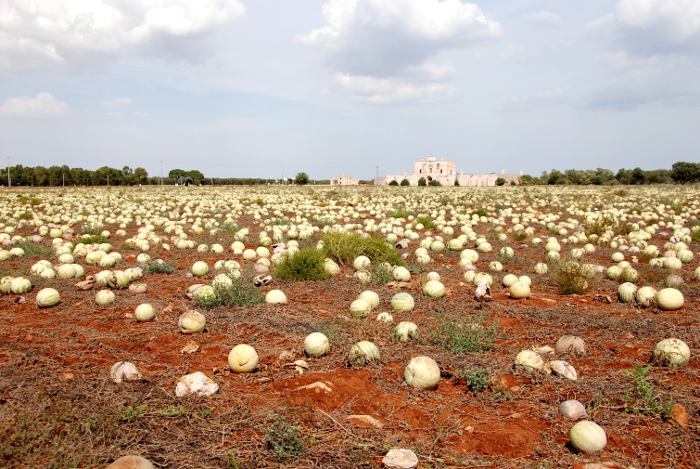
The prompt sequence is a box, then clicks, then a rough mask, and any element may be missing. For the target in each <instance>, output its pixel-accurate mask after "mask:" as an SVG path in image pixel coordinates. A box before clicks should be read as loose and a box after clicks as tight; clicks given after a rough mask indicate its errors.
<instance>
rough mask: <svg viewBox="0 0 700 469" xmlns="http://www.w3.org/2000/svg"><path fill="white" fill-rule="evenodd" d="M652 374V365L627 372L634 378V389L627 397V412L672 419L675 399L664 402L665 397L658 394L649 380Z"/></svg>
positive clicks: (636, 367)
mask: <svg viewBox="0 0 700 469" xmlns="http://www.w3.org/2000/svg"><path fill="white" fill-rule="evenodd" d="M650 372H651V365H648V366H640V365H637V366H635V367H634V368H633V369H631V370H628V371H627V375H628V376H629V377H630V378H632V386H633V388H632V391H631V392H627V393H626V395H625V410H626V411H627V412H630V413H640V414H646V415H655V416H660V417H662V418H670V416H671V411H672V410H673V399H668V400H664V398H663V396H662V395H661V394H659V393H657V392H656V390H655V389H654V386H653V385H652V384H651V383H650V382H649V381H648V380H647V376H648V375H649V373H650Z"/></svg>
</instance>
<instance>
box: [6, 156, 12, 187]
mask: <svg viewBox="0 0 700 469" xmlns="http://www.w3.org/2000/svg"><path fill="white" fill-rule="evenodd" d="M11 187H12V179H11V178H10V157H9V156H8V157H7V188H8V189H9V188H11Z"/></svg>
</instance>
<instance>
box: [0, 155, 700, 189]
mask: <svg viewBox="0 0 700 469" xmlns="http://www.w3.org/2000/svg"><path fill="white" fill-rule="evenodd" d="M8 170H9V173H10V179H11V181H12V185H13V186H39V187H60V186H63V185H66V186H106V185H110V186H129V185H132V186H133V185H139V184H143V185H146V184H150V185H158V184H166V185H174V184H181V185H188V184H193V185H217V186H220V185H226V186H236V185H239V186H248V185H269V184H298V185H305V184H314V185H324V184H329V183H330V181H329V180H327V179H320V180H313V179H310V178H309V177H308V175H307V174H306V173H298V174H297V175H296V177H295V178H289V179H265V178H207V177H205V176H204V174H203V173H202V172H201V171H199V170H183V169H172V170H170V171H169V172H168V175H167V176H166V177H163V178H161V177H154V176H149V174H148V172H147V171H146V170H145V169H144V168H141V167H138V168H133V169H132V168H130V167H129V166H124V167H123V168H122V169H117V168H110V167H108V166H103V167H101V168H98V169H95V170H90V169H83V168H69V167H68V166H66V165H63V166H50V167H48V168H47V167H44V166H33V167H32V166H22V165H16V166H11V167H9V168H3V169H2V171H1V172H0V175H1V176H0V186H6V185H7V183H8V180H7V179H8V178H7V171H8ZM499 182H500V181H499ZM696 182H700V163H692V162H686V161H679V162H677V163H674V164H673V166H672V167H671V169H670V170H668V169H655V170H643V169H641V168H634V169H624V168H623V169H620V170H618V171H617V172H616V173H615V172H613V171H611V170H609V169H603V168H597V169H593V170H578V169H568V170H565V171H560V170H557V169H553V170H551V171H545V172H543V173H542V175H541V176H531V175H529V174H525V175H523V176H521V177H520V180H519V184H520V185H563V184H571V185H611V184H624V185H645V184H674V183H675V184H691V183H696ZM360 183H361V184H371V183H372V181H360ZM503 183H505V180H503ZM391 185H402V186H404V185H408V180H403V181H401V182H399V181H392V182H391ZM419 185H427V183H426V181H425V180H424V179H423V180H422V181H420V182H419Z"/></svg>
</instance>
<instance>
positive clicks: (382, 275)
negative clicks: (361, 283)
mask: <svg viewBox="0 0 700 469" xmlns="http://www.w3.org/2000/svg"><path fill="white" fill-rule="evenodd" d="M393 280H394V275H393V273H392V271H391V269H390V268H389V267H387V266H385V265H379V266H377V268H376V269H374V272H372V283H373V284H375V285H386V284H387V283H389V282H391V281H393Z"/></svg>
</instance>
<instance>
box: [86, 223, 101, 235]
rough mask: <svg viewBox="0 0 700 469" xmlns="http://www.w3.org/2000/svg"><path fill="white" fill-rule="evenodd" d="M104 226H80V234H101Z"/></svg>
mask: <svg viewBox="0 0 700 469" xmlns="http://www.w3.org/2000/svg"><path fill="white" fill-rule="evenodd" d="M103 229H104V228H103V227H102V226H100V225H84V226H83V227H82V228H80V234H86V235H99V234H100V233H102V230H103Z"/></svg>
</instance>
